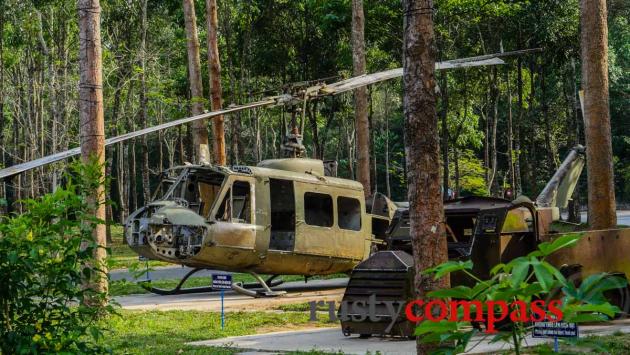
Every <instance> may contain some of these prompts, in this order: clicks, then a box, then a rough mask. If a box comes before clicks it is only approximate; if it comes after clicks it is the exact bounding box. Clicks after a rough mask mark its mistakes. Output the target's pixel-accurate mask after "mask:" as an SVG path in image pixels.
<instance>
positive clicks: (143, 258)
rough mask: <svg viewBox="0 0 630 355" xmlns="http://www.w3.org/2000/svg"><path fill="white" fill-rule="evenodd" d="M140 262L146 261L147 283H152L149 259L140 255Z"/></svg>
mask: <svg viewBox="0 0 630 355" xmlns="http://www.w3.org/2000/svg"><path fill="white" fill-rule="evenodd" d="M138 261H144V266H145V267H146V271H145V274H146V280H145V281H151V275H149V258H147V257H144V256H142V255H138Z"/></svg>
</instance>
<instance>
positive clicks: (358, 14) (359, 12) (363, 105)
mask: <svg viewBox="0 0 630 355" xmlns="http://www.w3.org/2000/svg"><path fill="white" fill-rule="evenodd" d="M364 22H365V17H364V16H363V0H352V67H353V74H354V76H358V75H363V74H365V39H364V33H363V31H364ZM367 106H368V102H367V88H366V87H361V88H359V89H356V90H354V117H355V122H356V130H357V152H356V153H357V180H358V181H359V182H360V183H361V184H362V185H363V192H364V193H365V196H366V197H368V196H371V195H372V191H371V189H370V188H371V186H370V128H369V122H368V112H367V110H368V107H367Z"/></svg>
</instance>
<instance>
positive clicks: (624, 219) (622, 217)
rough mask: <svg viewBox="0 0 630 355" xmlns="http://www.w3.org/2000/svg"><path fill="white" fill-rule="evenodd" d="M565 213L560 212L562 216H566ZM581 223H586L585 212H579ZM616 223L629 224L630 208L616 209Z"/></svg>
mask: <svg viewBox="0 0 630 355" xmlns="http://www.w3.org/2000/svg"><path fill="white" fill-rule="evenodd" d="M567 216H568V215H567V213H566V212H565V213H562V218H564V219H566V218H567ZM580 217H581V220H582V223H586V221H587V220H588V215H587V213H586V212H580ZM617 224H621V225H624V226H630V210H618V211H617Z"/></svg>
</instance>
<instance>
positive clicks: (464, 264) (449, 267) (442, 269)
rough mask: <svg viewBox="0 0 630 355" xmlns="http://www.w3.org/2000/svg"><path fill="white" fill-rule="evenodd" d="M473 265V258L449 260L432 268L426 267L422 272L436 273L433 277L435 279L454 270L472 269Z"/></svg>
mask: <svg viewBox="0 0 630 355" xmlns="http://www.w3.org/2000/svg"><path fill="white" fill-rule="evenodd" d="M472 267H473V263H472V261H471V260H466V261H455V260H453V261H448V262H445V263H443V264H440V265H438V266H436V267H433V268H430V269H426V270H424V271H423V272H422V273H423V274H435V275H434V276H433V277H434V278H435V279H439V278H441V277H442V276H444V275H446V274H449V273H451V272H454V271H459V270H466V269H468V270H470V269H472Z"/></svg>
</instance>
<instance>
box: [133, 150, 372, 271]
mask: <svg viewBox="0 0 630 355" xmlns="http://www.w3.org/2000/svg"><path fill="white" fill-rule="evenodd" d="M172 173H174V175H175V176H173V177H168V178H166V179H164V180H163V184H166V185H169V186H168V189H167V191H166V192H165V193H164V194H163V196H162V197H161V198H160V199H156V200H154V201H153V202H151V203H149V204H148V205H147V206H145V207H142V208H141V209H139V210H137V211H135V212H134V213H132V214H131V215H130V217H129V218H128V220H127V222H126V224H125V236H126V238H127V242H128V244H129V246H130V247H131V248H132V249H133V250H134V251H136V252H137V253H138V254H139V255H142V256H145V257H147V258H150V259H158V260H163V261H167V262H170V263H175V264H182V265H186V266H191V267H201V268H213V269H219V270H226V271H251V272H257V273H264V274H284V275H305V276H311V275H326V274H332V273H339V272H348V271H350V270H352V268H353V267H354V266H355V265H356V264H357V263H359V262H360V261H362V260H364V259H365V258H367V257H368V256H369V253H370V248H371V244H372V241H373V238H372V216H371V215H370V214H368V213H367V212H366V204H365V197H364V194H363V187H362V185H361V184H360V183H358V182H355V181H352V180H346V179H340V178H334V177H329V176H324V170H323V163H322V161H320V160H313V159H297V158H296V159H275V160H268V161H263V162H261V163H260V164H259V165H258V166H256V167H246V166H234V167H232V168H227V167H219V166H211V165H189V166H183V167H178V168H175V169H172Z"/></svg>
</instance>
